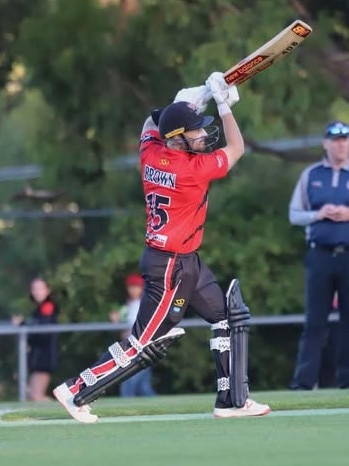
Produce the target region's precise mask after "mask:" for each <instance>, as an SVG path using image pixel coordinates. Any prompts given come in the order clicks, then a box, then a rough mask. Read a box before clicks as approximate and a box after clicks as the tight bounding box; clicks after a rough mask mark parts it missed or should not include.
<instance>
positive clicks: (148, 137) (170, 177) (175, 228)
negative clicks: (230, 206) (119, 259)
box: [140, 131, 228, 254]
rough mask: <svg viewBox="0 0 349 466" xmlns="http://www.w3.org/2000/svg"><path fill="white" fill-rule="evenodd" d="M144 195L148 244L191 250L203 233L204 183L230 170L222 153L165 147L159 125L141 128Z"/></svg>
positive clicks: (172, 250)
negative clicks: (154, 129) (155, 127)
mask: <svg viewBox="0 0 349 466" xmlns="http://www.w3.org/2000/svg"><path fill="white" fill-rule="evenodd" d="M140 157H141V167H142V180H143V189H144V194H145V200H146V213H147V230H146V244H147V245H149V246H151V247H153V248H156V249H161V250H164V251H170V252H177V253H182V254H185V253H191V252H193V251H195V250H197V249H198V248H199V247H200V245H201V243H202V238H203V233H204V224H205V220H206V213H207V201H208V189H209V185H210V182H211V181H212V180H215V179H218V178H223V177H225V176H226V174H227V172H228V160H227V155H226V153H225V152H224V151H223V150H222V149H219V150H217V151H214V152H212V153H211V154H196V155H190V154H188V153H187V152H184V151H178V150H173V149H168V148H167V147H166V145H165V144H164V143H163V141H162V140H161V139H160V136H159V133H158V131H146V132H144V133H143V134H142V137H141V145H140Z"/></svg>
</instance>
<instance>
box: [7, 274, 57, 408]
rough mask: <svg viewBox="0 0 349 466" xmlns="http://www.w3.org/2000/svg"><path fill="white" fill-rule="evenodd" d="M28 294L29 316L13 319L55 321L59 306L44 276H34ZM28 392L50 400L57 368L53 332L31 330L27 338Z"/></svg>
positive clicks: (35, 397) (37, 398)
mask: <svg viewBox="0 0 349 466" xmlns="http://www.w3.org/2000/svg"><path fill="white" fill-rule="evenodd" d="M30 298H31V299H32V301H33V302H34V303H35V309H34V310H33V313H32V316H31V318H30V319H28V320H24V319H23V317H21V316H15V317H14V318H13V319H12V322H13V323H14V324H19V325H45V324H55V323H57V316H58V313H59V309H58V306H57V304H56V302H55V301H54V299H53V298H52V296H51V290H50V287H49V286H48V284H47V283H46V281H45V280H43V279H42V278H35V279H34V280H32V282H31V284H30ZM28 344H29V351H28V369H29V374H30V375H29V381H28V396H29V399H30V400H32V401H49V400H50V399H51V398H50V397H48V396H47V389H48V387H49V384H50V381H51V377H52V373H53V372H54V371H55V370H56V368H57V353H58V342H57V334H55V333H40V334H30V335H29V338H28Z"/></svg>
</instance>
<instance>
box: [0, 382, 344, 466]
mask: <svg viewBox="0 0 349 466" xmlns="http://www.w3.org/2000/svg"><path fill="white" fill-rule="evenodd" d="M253 398H255V399H256V400H257V401H260V402H268V403H269V404H270V405H271V407H272V409H273V412H272V413H271V414H270V415H268V416H265V417H261V418H249V419H247V418H246V419H224V420H222V419H219V420H217V419H213V418H212V417H211V411H212V404H213V400H214V396H213V395H186V396H160V397H156V398H145V399H141V398H136V399H128V400H126V399H120V398H104V399H100V400H98V401H97V402H96V403H95V405H94V411H95V412H96V413H97V414H99V415H100V417H101V420H100V422H99V423H98V424H94V425H81V424H78V423H76V422H75V421H73V420H70V419H69V417H68V415H66V414H65V412H64V411H63V410H62V409H61V408H60V407H59V406H58V404H57V403H54V402H52V403H50V404H47V405H46V404H45V405H38V404H34V403H27V404H20V403H2V404H0V411H1V413H2V416H1V421H0V466H7V465H12V464H13V465H16V466H43V465H45V466H46V465H48V466H56V465H66V466H72V465H74V466H75V465H77V464H78V465H81V466H92V465H97V466H109V465H122V466H123V465H125V466H126V465H129V466H138V465H142V466H150V465H152V466H153V465H156V466H157V465H159V466H179V465H184V466H211V465H212V466H213V465H215V464H232V465H238V466H250V465H251V466H252V465H260V466H300V465H306V466H313V465H314V466H315V465H316V466H322V465H324V466H325V465H326V466H337V465H343V466H344V465H347V464H348V461H349V459H348V451H349V442H348V438H349V391H346V390H341V391H339V390H338V391H337V390H321V391H313V392H260V393H255V394H254V396H253Z"/></svg>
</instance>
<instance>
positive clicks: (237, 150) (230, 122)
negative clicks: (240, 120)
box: [221, 108, 245, 170]
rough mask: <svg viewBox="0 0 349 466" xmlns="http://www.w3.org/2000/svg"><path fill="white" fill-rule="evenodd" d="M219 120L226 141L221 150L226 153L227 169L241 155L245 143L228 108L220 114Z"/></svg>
mask: <svg viewBox="0 0 349 466" xmlns="http://www.w3.org/2000/svg"><path fill="white" fill-rule="evenodd" d="M221 120H222V124H223V132H224V136H225V141H226V145H225V146H224V147H222V150H224V152H225V153H226V154H227V158H228V169H229V170H230V169H231V168H232V167H233V166H234V165H235V164H236V162H237V161H238V160H239V159H240V158H241V157H242V156H243V154H244V152H245V144H244V140H243V137H242V134H241V132H240V129H239V126H238V124H237V122H236V120H235V117H234V115H233V114H232V112H231V110H230V108H229V112H227V113H225V114H224V115H221Z"/></svg>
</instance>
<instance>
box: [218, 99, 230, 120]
mask: <svg viewBox="0 0 349 466" xmlns="http://www.w3.org/2000/svg"><path fill="white" fill-rule="evenodd" d="M217 109H218V114H219V116H220V117H222V116H223V115H227V114H228V113H232V111H231V108H230V107H229V105H228V103H227V102H223V103H222V104H218V105H217Z"/></svg>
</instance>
